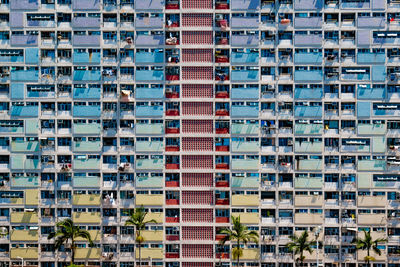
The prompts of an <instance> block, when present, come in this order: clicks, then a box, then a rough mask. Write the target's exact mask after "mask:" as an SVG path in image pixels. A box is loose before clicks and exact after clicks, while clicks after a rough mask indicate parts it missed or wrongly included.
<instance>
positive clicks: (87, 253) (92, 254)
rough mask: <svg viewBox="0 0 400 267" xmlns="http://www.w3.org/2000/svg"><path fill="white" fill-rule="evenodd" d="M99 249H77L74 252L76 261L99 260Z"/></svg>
mask: <svg viewBox="0 0 400 267" xmlns="http://www.w3.org/2000/svg"><path fill="white" fill-rule="evenodd" d="M100 258H101V248H77V249H76V252H75V259H76V260H87V259H97V260H98V259H100Z"/></svg>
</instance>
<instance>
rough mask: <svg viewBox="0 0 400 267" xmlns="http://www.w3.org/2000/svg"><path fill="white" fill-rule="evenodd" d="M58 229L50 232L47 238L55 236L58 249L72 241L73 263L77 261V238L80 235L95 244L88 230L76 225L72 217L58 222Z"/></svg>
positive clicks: (91, 244)
mask: <svg viewBox="0 0 400 267" xmlns="http://www.w3.org/2000/svg"><path fill="white" fill-rule="evenodd" d="M56 227H57V230H56V231H55V232H52V233H50V234H49V236H48V237H47V239H52V238H55V239H56V240H55V243H54V247H55V249H56V250H58V249H60V248H61V246H63V245H66V244H68V243H69V241H71V262H70V264H71V265H73V264H74V261H75V250H76V245H75V240H76V239H77V238H78V237H80V238H83V239H85V240H87V241H88V242H89V246H90V247H92V246H93V241H92V238H91V237H90V234H89V232H88V231H86V230H83V229H81V228H79V226H77V225H75V224H74V222H73V221H72V220H71V219H65V220H63V221H61V222H58V223H57V224H56Z"/></svg>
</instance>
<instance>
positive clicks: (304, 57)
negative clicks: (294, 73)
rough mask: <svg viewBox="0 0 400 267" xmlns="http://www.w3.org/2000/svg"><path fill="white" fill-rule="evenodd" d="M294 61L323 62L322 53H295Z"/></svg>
mask: <svg viewBox="0 0 400 267" xmlns="http://www.w3.org/2000/svg"><path fill="white" fill-rule="evenodd" d="M294 63H296V64H315V65H319V64H322V53H308V52H307V53H305V52H303V53H295V54H294Z"/></svg>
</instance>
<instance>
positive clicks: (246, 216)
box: [232, 204, 260, 224]
mask: <svg viewBox="0 0 400 267" xmlns="http://www.w3.org/2000/svg"><path fill="white" fill-rule="evenodd" d="M257 206H258V204H257ZM232 216H234V217H238V216H240V222H241V223H245V224H259V223H260V215H259V214H258V213H255V212H232Z"/></svg>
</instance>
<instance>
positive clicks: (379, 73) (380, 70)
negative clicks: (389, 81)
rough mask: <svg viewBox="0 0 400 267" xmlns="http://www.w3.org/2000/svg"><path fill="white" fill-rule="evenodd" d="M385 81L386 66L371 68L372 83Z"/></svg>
mask: <svg viewBox="0 0 400 267" xmlns="http://www.w3.org/2000/svg"><path fill="white" fill-rule="evenodd" d="M385 80H386V66H384V65H382V66H372V81H375V82H384V81H385Z"/></svg>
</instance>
